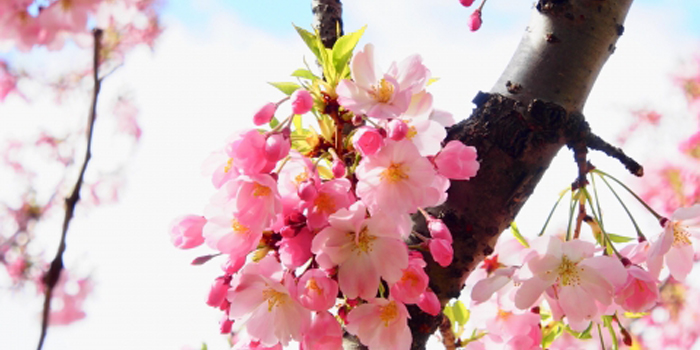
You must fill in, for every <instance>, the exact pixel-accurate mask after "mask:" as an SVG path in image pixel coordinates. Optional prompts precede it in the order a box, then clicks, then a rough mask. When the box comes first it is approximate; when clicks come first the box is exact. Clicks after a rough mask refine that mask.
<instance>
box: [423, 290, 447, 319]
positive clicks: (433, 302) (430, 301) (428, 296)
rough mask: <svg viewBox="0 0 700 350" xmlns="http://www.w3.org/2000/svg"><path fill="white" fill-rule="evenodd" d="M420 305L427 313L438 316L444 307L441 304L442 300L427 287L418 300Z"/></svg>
mask: <svg viewBox="0 0 700 350" xmlns="http://www.w3.org/2000/svg"><path fill="white" fill-rule="evenodd" d="M418 307H419V308H420V309H421V310H423V312H425V313H426V314H429V315H433V316H437V314H439V313H440V310H441V309H442V306H441V305H440V300H439V299H438V297H437V295H435V293H433V291H431V290H429V289H426V290H425V292H423V294H421V296H420V300H418Z"/></svg>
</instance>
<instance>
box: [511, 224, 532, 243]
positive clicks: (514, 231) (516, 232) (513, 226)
mask: <svg viewBox="0 0 700 350" xmlns="http://www.w3.org/2000/svg"><path fill="white" fill-rule="evenodd" d="M510 232H511V233H512V234H513V237H515V239H517V240H518V242H520V244H522V245H523V247H525V248H530V244H529V243H527V240H526V239H525V237H523V235H522V234H520V230H518V226H517V225H516V224H515V221H513V222H511V223H510Z"/></svg>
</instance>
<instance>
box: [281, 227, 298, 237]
mask: <svg viewBox="0 0 700 350" xmlns="http://www.w3.org/2000/svg"><path fill="white" fill-rule="evenodd" d="M298 231H299V230H297V229H296V228H295V227H293V226H284V227H282V229H281V230H280V235H282V237H284V238H294V236H296V235H297V232H298Z"/></svg>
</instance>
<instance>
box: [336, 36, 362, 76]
mask: <svg viewBox="0 0 700 350" xmlns="http://www.w3.org/2000/svg"><path fill="white" fill-rule="evenodd" d="M366 28H367V26H364V27H362V29H360V30H358V31H356V32H353V33H350V34H346V35H343V36H341V37H340V38H338V40H336V42H335V44H334V45H333V65H334V66H335V71H336V72H338V73H342V72H343V71H344V70H345V67H346V66H347V64H348V62H349V61H350V58H351V57H352V51H353V50H355V46H357V43H358V42H359V41H360V38H361V37H362V34H363V33H364V32H365V29H366Z"/></svg>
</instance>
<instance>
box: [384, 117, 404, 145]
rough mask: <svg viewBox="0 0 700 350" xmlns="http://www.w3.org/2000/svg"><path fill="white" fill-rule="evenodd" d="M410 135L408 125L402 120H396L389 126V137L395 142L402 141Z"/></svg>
mask: <svg viewBox="0 0 700 350" xmlns="http://www.w3.org/2000/svg"><path fill="white" fill-rule="evenodd" d="M406 134H408V125H407V124H406V123H404V122H403V121H402V120H399V119H394V120H392V121H390V122H389V123H388V124H387V136H388V137H389V138H390V139H392V140H394V141H401V140H403V138H404V137H406Z"/></svg>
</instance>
